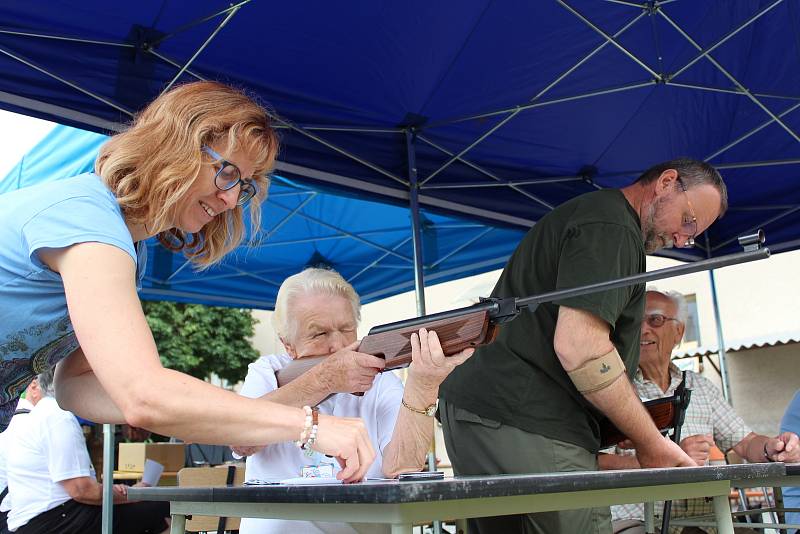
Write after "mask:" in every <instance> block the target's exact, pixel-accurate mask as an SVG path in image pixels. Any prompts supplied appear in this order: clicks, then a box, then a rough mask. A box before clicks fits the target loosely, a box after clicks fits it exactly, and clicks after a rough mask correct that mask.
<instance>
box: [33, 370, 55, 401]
mask: <svg viewBox="0 0 800 534" xmlns="http://www.w3.org/2000/svg"><path fill="white" fill-rule="evenodd" d="M55 372H56V368H55V367H51V368H49V369H47V370H45V371H42V372H41V373H39V374H38V375H37V376H36V380H38V381H39V390H40V391H41V392H42V396H43V397H55V396H56V388H55V383H54V382H55V377H54V375H55Z"/></svg>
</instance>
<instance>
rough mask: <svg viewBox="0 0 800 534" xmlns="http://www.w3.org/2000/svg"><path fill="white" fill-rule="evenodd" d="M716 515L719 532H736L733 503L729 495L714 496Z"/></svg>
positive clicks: (724, 533) (730, 533) (728, 533)
mask: <svg viewBox="0 0 800 534" xmlns="http://www.w3.org/2000/svg"><path fill="white" fill-rule="evenodd" d="M714 516H715V517H716V519H717V532H719V534H734V533H733V518H732V517H731V504H730V501H728V496H727V495H715V496H714Z"/></svg>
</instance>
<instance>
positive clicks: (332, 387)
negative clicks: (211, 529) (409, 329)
mask: <svg viewBox="0 0 800 534" xmlns="http://www.w3.org/2000/svg"><path fill="white" fill-rule="evenodd" d="M360 318H361V304H360V301H359V297H358V295H357V294H356V292H355V290H354V289H353V287H352V286H351V285H350V284H349V283H347V281H345V280H344V278H342V276H341V275H340V274H339V273H337V272H335V271H332V270H327V269H318V268H309V269H306V270H304V271H302V272H301V273H298V274H296V275H293V276H290V277H289V278H287V279H286V280H285V281H284V282H283V284H282V285H281V288H280V290H279V291H278V297H277V299H276V302H275V313H274V315H273V326H274V328H275V330H276V332H277V333H278V336H279V337H280V339H281V342H282V343H283V345H284V346H285V347H286V352H287V354H280V355H269V356H262V357H261V358H259V359H258V360H257V361H256V362H254V363H252V364H250V369H249V371H248V374H247V378H246V379H245V383H244V386H243V387H242V390H241V391H240V394H241V395H244V396H247V397H252V398H258V397H264V398H265V399H266V400H270V401H272V402H277V403H281V404H286V405H289V406H315V405H318V407H319V410H320V413H323V414H332V415H337V416H340V417H360V418H362V419H363V420H364V423H365V424H366V426H367V432H368V434H369V437H370V440H371V441H372V445H373V447H374V448H375V451H376V453H377V457H376V459H375V462H374V463H373V464H372V466H371V467H370V469H369V470H368V471H367V478H394V477H396V476H397V475H399V474H400V473H404V472H409V471H418V470H420V469H421V468H422V467H423V465H424V463H425V458H426V455H427V452H428V448H429V446H430V443H431V440H432V439H433V417H432V415H433V413H432V412H433V409H432V407H435V403H436V399H437V396H438V391H439V384H440V383H441V382H442V381H443V380H444V379H445V377H447V375H448V374H450V372H451V371H452V370H453V369H454V368H455V367H456V366H457V365H459V364H461V363H462V362H464V361H465V360H466V359H467V358H469V356H471V355H472V352H473V349H467V350H465V351H463V352H462V353H460V354H458V355H454V356H450V357H447V358H445V356H444V354H443V353H442V348H441V345H440V343H439V338H438V337H437V335H436V333H435V332H427V331H426V330H425V329H421V330H420V332H419V334H413V335H412V337H411V344H412V360H413V361H412V363H411V366H410V367H409V369H408V379H407V381H406V385H405V388H403V384H402V383H401V382H400V380H399V379H398V378H397V377H396V376H395V375H394V374H393V373H389V372H387V373H379V370H380V369H382V368H383V367H384V360H383V359H382V358H378V357H375V356H371V355H369V354H364V353H360V352H357V348H358V343H357V342H356V335H357V334H356V331H357V328H358V322H359V320H360ZM326 355H328V357H327V358H326V359H325V360H323V362H322V363H320V364H319V365H317V366H315V367H313V368H312V369H311V370H309V371H307V372H306V373H305V374H303V375H301V376H300V377H299V378H297V379H295V380H294V381H292V382H290V383H289V384H286V385H284V386H282V387H280V388H279V387H278V384H277V378H276V372H277V371H278V370H280V369H282V368H283V367H285V366H286V365H288V364H289V363H290V362H291V361H292V360H293V359H296V358H303V357H308V356H326ZM353 392H364V395H363V396H355V395H352V394H351V393H353ZM426 410H427V411H428V412H429V414H426V413H425V412H426ZM234 452H236V453H239V454H242V453H244V454H250V455H251V456H250V457H249V458H248V459H247V471H246V475H245V476H246V479H285V478H292V477H299V476H301V475H302V473H303V469H304V468H305V469H319V471H320V473H321V474H323V475H326V474H329V473H332V474H334V475H335V473H336V472H337V471H338V470H339V466H338V465H336V462H335V461H334V460H332V459H331V458H328V457H326V456H324V455H320V454H319V453H315V454H314V455H312V456H307V455H306V454H305V453H304V451H302V450H300V449H299V448H298V447H297V446H295V445H294V444H292V443H280V444H275V445H268V446H267V447H265V448H263V449H260V450H259V449H253V448H244V447H241V448H240V447H235V448H234ZM387 528H388V527H383V526H380V527H379V526H367V525H363V524H348V523H323V522H300V521H282V520H272V519H243V520H242V523H241V527H240V532H241V534H254V533H259V534H262V533H267V532H270V533H273V532H274V533H278V532H293V533H296V532H298V533H299V532H304V533H315V534H316V533H323V532H324V533H328V534H330V533H336V534H339V533H354V532H359V533H364V532H383V531H384V530H386V529H387Z"/></svg>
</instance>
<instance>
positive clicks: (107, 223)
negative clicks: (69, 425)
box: [0, 174, 146, 429]
mask: <svg viewBox="0 0 800 534" xmlns="http://www.w3.org/2000/svg"><path fill="white" fill-rule="evenodd" d="M90 241H91V242H100V243H107V244H109V245H113V246H115V247H119V248H120V249H122V250H124V251H125V252H127V253H128V254H130V255H131V257H132V258H133V259H134V261H136V264H137V279H138V280H141V276H142V274H143V272H144V264H145V262H146V258H145V251H146V247H145V246H144V243H143V242H142V243H139V244H138V246H137V247H134V244H133V241H132V238H131V235H130V232H129V231H128V228H127V227H126V226H125V220H124V218H123V216H122V211H121V210H120V208H119V205H118V204H117V201H116V198H115V197H114V195H113V193H111V191H110V190H109V189H108V188H107V187H106V186H105V184H104V183H103V182H102V180H101V179H100V177H99V176H97V175H95V174H82V175H79V176H76V177H74V178H68V179H65V180H58V181H54V182H49V183H44V184H41V185H37V186H33V187H27V188H24V189H20V190H17V191H12V192H10V193H5V194H3V195H0V429H5V427H6V426H7V425H8V422H9V420H10V419H11V416H12V415H13V413H14V409H15V407H16V405H17V399H18V398H19V396H20V394H21V393H22V392H23V391H24V390H25V388H26V387H27V386H28V384H29V383H30V382H31V380H33V378H34V377H35V376H36V375H37V374H39V373H41V372H42V371H44V370H45V369H49V368H50V367H53V366H54V365H55V364H56V363H57V362H58V361H60V360H62V359H63V358H65V357H66V356H68V355H69V354H70V353H72V352H73V351H74V350H75V349H77V348H78V341H77V339H76V337H75V333H74V331H73V328H72V323H71V322H70V319H69V314H68V312H67V302H66V297H65V295H64V285H63V283H62V281H61V276H60V275H59V274H58V273H55V272H53V271H51V270H50V269H49V268H48V267H47V266H45V265H44V264H43V263H42V262H41V260H40V258H39V252H40V251H41V250H42V249H47V248H64V247H68V246H70V245H74V244H77V243H85V242H90Z"/></svg>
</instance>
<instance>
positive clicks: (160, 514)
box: [6, 369, 169, 534]
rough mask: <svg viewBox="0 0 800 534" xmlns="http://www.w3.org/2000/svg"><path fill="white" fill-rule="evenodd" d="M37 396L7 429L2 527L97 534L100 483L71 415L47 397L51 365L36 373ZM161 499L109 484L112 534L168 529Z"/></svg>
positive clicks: (41, 533)
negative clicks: (131, 496) (139, 498)
mask: <svg viewBox="0 0 800 534" xmlns="http://www.w3.org/2000/svg"><path fill="white" fill-rule="evenodd" d="M38 382H39V388H40V390H41V392H42V399H41V400H40V401H39V402H38V403H37V404H36V406H35V407H34V409H33V410H31V412H30V413H29V414H27V415H26V416H24V417H26V419H25V420H24V422H23V423H21V424H20V425H11V426H10V427H9V430H8V431H7V432H10V435H9V436H8V437H7V449H6V451H7V457H6V466H7V467H6V470H7V475H8V500H10V503H9V504H10V507H11V511H10V512H9V513H8V529H9V530H10V531H11V532H17V533H20V534H45V533H53V532H58V533H59V534H95V533H97V534H99V533H100V532H101V518H102V506H101V505H102V502H103V491H102V485H101V484H100V483H99V482H97V478H96V477H95V471H94V468H93V467H92V464H91V460H90V459H89V452H88V451H87V450H86V441H85V440H84V437H83V432H82V431H81V427H80V425H79V424H78V421H77V419H76V418H75V416H74V415H73V414H72V413H70V412H67V411H64V410H62V409H61V408H59V406H58V403H57V402H56V400H55V398H54V397H53V395H54V393H53V370H52V369H51V370H50V371H46V372H44V373H42V374H40V375H39V376H38ZM168 517H169V506H167V503H163V502H129V501H128V500H127V486H123V485H120V484H117V485H115V486H114V528H113V531H114V533H115V534H156V533H160V532H164V531H165V530H166V529H167V528H168V523H167V521H166V519H167V518H168Z"/></svg>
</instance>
